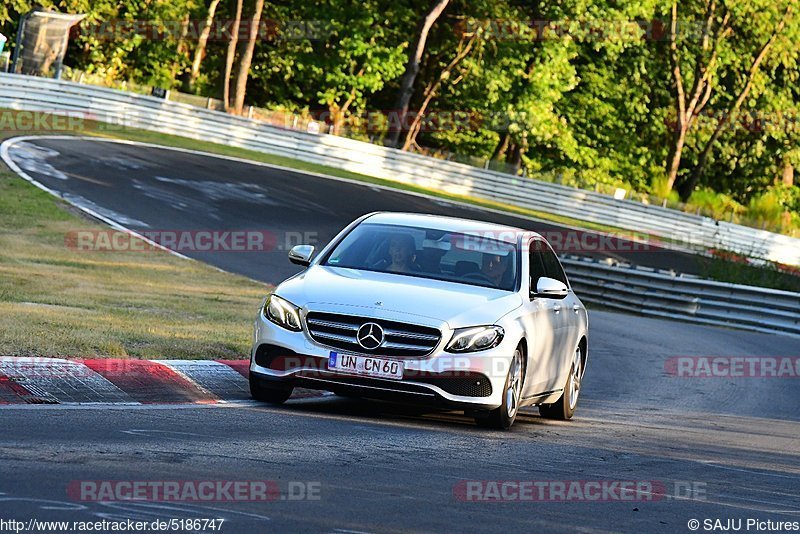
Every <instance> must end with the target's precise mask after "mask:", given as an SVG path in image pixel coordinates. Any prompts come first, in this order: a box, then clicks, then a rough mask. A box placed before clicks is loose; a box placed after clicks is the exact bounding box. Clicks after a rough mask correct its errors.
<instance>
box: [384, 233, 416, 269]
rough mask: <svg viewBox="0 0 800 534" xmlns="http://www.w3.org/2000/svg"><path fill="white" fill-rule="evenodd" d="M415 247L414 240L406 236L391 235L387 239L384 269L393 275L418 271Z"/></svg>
mask: <svg viewBox="0 0 800 534" xmlns="http://www.w3.org/2000/svg"><path fill="white" fill-rule="evenodd" d="M416 253H417V247H416V245H415V244H414V238H413V237H411V236H410V235H408V234H397V235H393V236H392V237H391V238H390V239H389V259H390V261H389V262H388V264H387V266H386V267H385V269H386V270H387V271H389V272H393V273H406V272H409V271H418V270H419V266H418V265H417V264H416V263H415V261H416V259H417V254H416Z"/></svg>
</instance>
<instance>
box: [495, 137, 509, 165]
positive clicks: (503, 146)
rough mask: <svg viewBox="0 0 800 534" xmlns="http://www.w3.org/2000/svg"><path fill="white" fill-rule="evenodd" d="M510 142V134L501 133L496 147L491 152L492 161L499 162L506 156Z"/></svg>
mask: <svg viewBox="0 0 800 534" xmlns="http://www.w3.org/2000/svg"><path fill="white" fill-rule="evenodd" d="M509 142H511V134H510V133H508V131H505V132H503V135H502V136H501V137H500V141H498V142H497V146H496V147H495V149H494V152H492V158H491V159H492V160H494V161H500V160H501V159H502V158H503V156H505V155H506V151H507V150H508V143H509Z"/></svg>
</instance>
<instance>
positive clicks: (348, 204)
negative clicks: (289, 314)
mask: <svg viewBox="0 0 800 534" xmlns="http://www.w3.org/2000/svg"><path fill="white" fill-rule="evenodd" d="M9 152H10V155H11V157H12V158H13V159H14V161H15V162H17V164H18V165H19V166H20V167H21V168H22V169H23V170H24V171H25V172H27V173H28V174H30V175H31V176H33V177H35V179H36V180H37V181H39V182H40V183H42V184H44V185H45V186H46V187H48V188H50V189H52V190H55V191H58V192H60V193H61V194H62V196H63V197H64V198H65V199H68V200H70V201H71V202H73V203H76V204H79V205H82V206H86V207H88V208H90V209H92V210H94V211H96V212H98V213H100V214H101V215H104V216H106V217H108V218H110V219H113V220H115V221H117V222H119V223H121V224H122V225H123V226H125V227H127V228H129V229H132V230H136V231H140V232H142V231H150V232H154V231H155V232H164V231H181V232H191V231H204V230H215V231H227V230H234V231H245V232H253V231H266V232H270V233H271V234H272V236H273V237H274V239H275V240H276V241H275V243H274V244H275V247H274V248H273V249H272V250H271V251H267V252H260V253H241V252H225V253H220V252H211V253H204V252H202V251H191V250H186V249H185V248H184V249H180V252H181V253H183V254H185V255H187V256H191V257H193V258H196V259H199V260H201V261H205V262H207V263H210V264H212V265H216V266H218V267H221V268H222V269H225V270H228V271H233V272H238V273H242V274H245V275H247V276H250V277H251V278H255V279H257V280H264V281H266V282H270V283H278V282H280V281H282V280H284V279H285V278H287V277H288V276H290V275H292V274H294V273H296V272H297V271H298V270H299V269H298V268H297V267H295V266H293V265H291V264H290V263H289V262H288V261H286V248H290V246H291V245H293V244H297V239H299V238H301V237H303V236H305V237H307V238H308V240H316V242H317V244H318V245H320V246H321V245H324V244H325V243H327V242H328V241H329V240H330V239H331V238H333V236H334V235H335V234H336V233H337V232H338V231H339V230H341V229H342V228H343V227H344V226H345V225H347V224H348V223H350V222H351V221H352V220H353V219H355V218H357V217H359V216H361V215H363V214H365V213H370V212H373V211H381V210H386V211H407V212H420V213H433V214H438V215H450V216H454V217H463V218H470V219H481V220H487V221H489V222H497V223H503V224H508V225H510V226H517V227H522V228H525V229H530V230H535V231H538V232H541V233H545V232H551V233H552V235H551V237H555V239H556V240H561V242H563V243H564V244H565V246H566V250H565V251H566V252H573V253H577V254H580V255H593V256H600V257H612V258H615V259H621V260H627V261H631V262H633V263H635V264H638V265H646V266H652V267H658V268H662V269H675V270H677V271H680V272H687V273H695V272H696V271H697V269H698V266H697V257H696V256H694V255H692V254H689V253H685V252H678V251H675V250H669V249H663V248H660V247H659V246H658V244H657V243H647V244H642V243H640V244H633V243H630V242H627V241H626V240H624V239H618V240H613V241H611V242H610V243H609V242H606V241H603V240H600V239H587V240H585V241H584V242H585V243H586V246H584V247H581V246H580V245H578V248H581V250H575V247H570V246H567V245H566V244H567V243H573V244H574V243H576V241H574V240H572V241H569V240H570V238H572V237H575V235H574V233H573V234H570V231H571V230H570V229H569V228H565V227H563V226H558V225H554V224H551V223H547V222H542V221H533V220H530V219H525V218H521V217H515V216H512V215H504V214H499V213H494V212H487V211H485V210H481V209H479V208H476V207H471V206H469V205H464V204H454V203H451V202H446V201H443V200H434V199H431V198H427V197H422V196H417V195H409V194H403V193H401V192H397V191H393V190H389V189H385V188H379V187H376V186H372V185H369V184H362V183H352V182H343V181H337V180H330V179H326V178H320V177H316V176H310V175H307V174H302V173H298V172H291V171H286V170H282V169H274V168H270V167H266V166H259V165H253V164H250V163H245V162H239V161H231V160H226V159H220V158H214V157H207V156H201V155H194V154H187V153H185V152H177V151H172V150H164V149H154V148H147V147H142V146H136V145H128V144H120V143H109V142H97V141H80V140H75V139H57V140H55V139H48V140H37V141H35V142H31V143H20V144H16V145H14V146H12V147H11V149H10V151H9ZM587 234H588V235H589V236H593V235H595V234H593V233H592V232H588V233H587ZM579 236H580V237H581V238H582V236H583V232H581V233H580V234H579ZM551 242H553V239H551ZM553 245H554V247H556V248H557V251H558V247H557V246H556V245H557V244H556V243H553ZM170 248H174V247H170ZM643 249H644V250H643ZM254 256H255V257H254Z"/></svg>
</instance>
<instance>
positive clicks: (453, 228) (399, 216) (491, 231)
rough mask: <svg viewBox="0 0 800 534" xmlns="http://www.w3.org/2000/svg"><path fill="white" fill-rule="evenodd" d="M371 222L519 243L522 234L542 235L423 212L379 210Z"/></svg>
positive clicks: (369, 220) (365, 221)
mask: <svg viewBox="0 0 800 534" xmlns="http://www.w3.org/2000/svg"><path fill="white" fill-rule="evenodd" d="M363 222H364V223H369V224H387V225H393V226H412V227H419V228H428V229H431V230H443V231H446V232H455V233H459V234H467V235H480V236H482V237H484V238H490V239H496V240H498V241H503V242H506V243H513V244H516V243H517V239H518V238H519V236H520V235H524V236H527V237H534V236H536V237H541V236H539V234H537V233H536V232H534V231H532V230H523V229H522V228H516V227H514V226H506V225H502V224H495V223H489V222H485V221H476V220H473V219H461V218H458V217H445V216H443V215H429V214H423V213H397V212H388V211H383V212H377V213H373V214H371V215H369V216H368V217H367V218H366V219H365V220H364V221H363Z"/></svg>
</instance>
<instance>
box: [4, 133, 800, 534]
mask: <svg viewBox="0 0 800 534" xmlns="http://www.w3.org/2000/svg"><path fill="white" fill-rule="evenodd" d="M7 157H8V158H9V159H10V161H11V163H12V167H16V170H18V171H20V173H22V174H24V175H25V177H26V178H28V179H30V180H33V181H35V182H36V183H37V184H38V185H39V186H40V187H43V188H46V189H47V190H49V191H51V192H54V193H57V194H58V195H59V196H61V197H62V198H64V199H66V200H68V201H69V202H71V203H73V204H74V205H76V206H78V207H80V208H82V209H84V210H85V211H87V212H89V213H91V214H93V215H94V216H95V217H96V218H99V219H101V220H104V221H105V222H107V223H109V224H112V225H114V226H116V227H117V228H126V229H129V230H132V231H134V232H137V233H141V234H144V235H145V236H147V235H148V232H149V233H150V234H151V235H153V234H159V235H164V234H165V233H170V232H173V233H177V234H181V235H183V234H188V235H191V236H195V238H196V236H197V235H198V234H199V233H200V232H211V233H212V234H213V233H225V232H228V233H229V234H228V236H227V237H225V239H226V240H227V241H223V242H221V243H222V244H221V245H220V246H218V247H212V248H215V249H214V250H199V248H202V247H196V246H194V247H193V246H186V247H182V248H181V247H180V246H176V248H178V252H179V253H180V254H183V255H185V256H188V257H190V258H193V259H196V260H200V261H203V262H206V263H209V264H211V265H213V266H216V267H218V268H220V269H223V270H226V271H230V272H235V273H239V274H243V275H246V276H248V277H250V278H253V279H256V280H260V281H264V282H267V283H271V284H275V283H278V282H280V281H281V280H283V279H284V278H286V277H288V276H290V275H292V274H294V273H295V272H297V270H296V267H294V266H292V265H291V264H290V263H289V262H288V260H287V259H286V249H287V248H288V247H289V246H291V245H293V244H296V243H298V242H299V241H303V240H305V241H313V242H315V243H316V244H317V245H319V246H321V245H323V244H324V243H326V242H327V241H328V240H330V239H331V238H332V237H333V236H334V235H335V234H336V233H337V232H338V231H339V230H340V229H341V228H342V227H344V226H345V225H346V224H347V223H349V222H350V221H352V220H353V219H355V218H356V217H358V216H360V215H362V214H364V213H368V212H372V211H380V210H390V211H409V212H428V213H434V214H443V215H451V216H455V217H464V218H470V219H479V220H486V221H490V222H500V223H505V224H509V225H513V226H519V227H522V228H526V229H531V230H537V231H540V232H543V233H546V232H568V231H571V229H568V228H564V227H561V226H557V225H554V224H552V223H546V222H542V221H536V220H532V219H526V218H522V217H517V216H514V215H509V214H501V213H498V212H495V211H485V210H482V209H480V208H478V207H474V206H469V205H466V204H459V203H453V202H449V201H446V200H443V199H436V198H432V197H426V196H423V195H417V194H408V193H404V192H401V191H395V190H391V189H387V188H384V187H379V186H376V185H372V184H366V183H359V182H354V181H347V180H340V179H332V178H326V177H323V176H319V175H310V174H306V173H302V172H298V171H292V170H287V169H283V168H277V167H272V166H268V165H262V164H254V163H250V162H246V161H242V160H233V159H229V158H221V157H215V156H211V155H207V154H200V153H192V152H187V151H179V150H172V149H166V148H157V147H152V146H145V145H137V144H132V143H121V142H120V143H118V142H108V141H97V140H87V139H65V138H41V139H28V140H25V141H20V142H17V143H16V144H11V145H10V146H7ZM75 231H76V234H75V235H74V236H70V237H69V238H65V246H74V247H76V248H78V249H80V247H81V246H83V245H82V243H84V242H82V241H80V240H81V239H84V238H85V236H83V235H82V234H80V231H81V229H80V228H76V229H75ZM238 234H242V235H244V236H246V237H245V238H243V239H244V241H242V242H241V243H239V248H238V249H237V247H236V246H234V247H233V249H234V250H224V247H225V246H227V245H229V244H230V243H231V241H230V239H231V238H230V235H238ZM258 235H261V236H262V237H263V240H262V241H258V240H256V241H253V239H254V238H253V236H258ZM248 238H249V239H251V241H250V242H249V244H248ZM87 239H88V238H87ZM93 239H94V240H92V239H90V243H89V244H90V245H92V246H97V245H98V243H99V241H97V239H96V238H93ZM197 242H198V241H197V240H196V239H195V241H193V242H192V243H190V245H191V244H195V245H196V244H197ZM212 242H213V237H212ZM263 242H266V243H268V244H269V246H266V247H263V246H262V247H260V248H259V247H258V246H256V245H258V244H259V243H262V244H263ZM242 247H243V249H242ZM618 248H619V250H613V251H609V250H606V251H595V252H593V254H595V255H607V256H611V257H614V258H617V259H625V260H627V261H630V262H632V263H636V264H640V265H649V266H654V267H661V268H673V269H676V270H683V271H692V269H693V268H694V260H693V258H692V256H691V255H689V254H686V253H684V252H680V251H675V250H668V249H652V250H622V249H625V247H618ZM579 296H580V295H579ZM589 322H590V348H589V361H588V366H587V372H586V378H585V381H584V383H583V388H582V393H581V400H580V403H579V406H578V411H577V414H576V418H575V419H574V420H572V421H570V422H555V421H550V420H545V419H542V418H540V417H539V416H538V413H537V411H536V410H535V409H532V410H526V411H525V412H523V413H522V414H521V416H520V417H519V418H518V420H517V423H516V425H515V426H514V427H513V429H512V430H511V431H510V432H505V433H503V432H495V431H487V430H482V429H479V428H477V427H476V426H475V425H474V424H473V422H472V419H471V418H468V417H465V416H464V415H462V414H460V413H455V412H452V413H451V412H444V413H443V412H425V411H421V410H418V409H415V408H409V407H401V406H394V405H390V404H384V403H378V402H372V401H363V400H356V399H349V398H341V397H336V396H331V395H325V396H320V397H304V398H295V399H292V400H290V401H289V402H287V403H286V404H285V405H283V406H280V407H273V406H267V405H260V404H257V403H254V402H252V401H248V400H245V398H243V397H244V396H238V397H236V398H233V399H231V400H229V401H228V402H215V403H212V404H208V403H203V404H197V403H195V404H188V403H172V404H144V403H127V404H124V403H120V404H70V403H66V404H53V405H32V404H13V405H12V404H9V405H5V406H2V407H0V428H2V429H3V430H4V432H3V433H2V435H0V474H2V477H0V517H3V518H4V519H5V518H14V519H19V520H28V519H30V518H34V517H35V518H37V519H39V520H60V521H94V520H103V519H105V520H120V521H121V520H128V519H132V520H140V521H154V520H157V519H159V518H162V519H166V518H184V519H212V518H217V519H224V520H225V521H224V524H223V527H222V530H221V531H223V532H246V531H256V532H260V531H273V530H277V531H286V530H290V531H308V532H334V531H336V532H373V531H401V530H404V531H406V530H411V531H424V532H430V531H444V532H465V531H487V532H488V531H497V530H500V529H503V530H511V529H517V530H524V531H538V530H545V531H565V532H566V531H569V532H575V531H578V532H595V531H617V532H691V531H693V530H692V529H691V527H693V526H694V525H695V524H694V523H692V520H697V521H699V530H700V531H703V530H704V527H705V526H706V525H712V526H713V525H714V524H715V523H713V521H716V520H721V521H722V525H726V524H728V521H729V520H739V519H741V520H742V530H746V529H747V525H748V523H747V521H748V520H751V521H755V523H752V525H753V526H752V527H751V528H750V530H749V531H751V532H755V531H757V528H756V527H758V526H764V527H766V526H768V523H767V522H771V523H769V524H777V523H780V522H790V523H791V522H798V521H800V490H799V489H798V488H800V439H798V436H800V414H799V413H798V406H800V387H798V385H800V378H798V372H797V371H798V370H797V369H796V366H795V364H797V362H798V359H797V356H798V355H800V354H798V342H797V339H796V338H791V337H784V336H779V335H768V334H759V333H751V332H744V331H739V330H734V329H725V328H714V327H704V326H698V325H691V324H686V323H681V322H672V321H665V320H658V319H648V318H641V317H637V316H633V315H626V314H619V313H612V312H609V311H605V310H596V309H595V310H591V311H590V315H589ZM720 359H721V360H720ZM720 361H723V362H727V364H728V366H729V367H728V368H729V369H730V370H733V369H739V370H741V372H731V373H728V375H724V374H723V373H721V372H719V365H720V363H719V362H720ZM754 362H755V363H754ZM787 362H788V363H787ZM93 365H95V364H93ZM787 365H788V366H789V367H787ZM715 366H716V367H715ZM707 369H708V371H707ZM226 372H227V371H226ZM229 374H230V377H235V379H236V380H241V381H244V377H243V376H241V373H237V372H235V371H231V372H230V373H229ZM731 375H736V376H731ZM231 380H234V378H231ZM237 384H238V385H237ZM242 384H243V382H242V383H238V382H236V383H234V382H231V383H230V387H231V388H238V387H240V386H242ZM242 387H243V386H242ZM301 397H302V396H301ZM103 481H106V482H108V483H109V484H111V487H112V488H117V489H118V488H119V486H118V483H119V481H129V482H130V481H140V482H149V483H153V482H159V481H160V482H161V483H166V482H175V481H183V482H186V481H195V482H199V481H250V482H255V481H260V482H264V484H266V485H265V486H259V487H258V488H257V489H258V490H259V491H261V490H263V489H264V488H266V489H267V492H266V495H268V497H269V498H266V499H264V498H255V497H258V496H262V495H264V493H263V492H260V493H259V492H255V493H253V491H251V493H249V494H247V496H248V497H253V498H241V499H229V500H228V499H216V500H213V502H211V501H203V500H201V499H192V498H191V496H189V497H186V495H182V497H183V498H176V499H167V500H163V499H162V500H153V499H150V500H148V499H143V500H125V499H101V498H98V493H97V489H98V487H99V486H98V484H101V483H102V482H103ZM81 482H92V483H93V484H95V485H94V486H91V485H89V486H83V487H82V486H81V485H80V483H81ZM114 484H117V485H116V486H115V485H114ZM162 485H163V484H162ZM153 487H154V486H153V485H151V486H150V488H151V490H149V491H154V490H153V489H152V488H153ZM248 487H249V488H250V490H253V486H252V485H251V486H248ZM76 488H77V489H76ZM181 488H182V489H185V488H184V487H183V486H181ZM597 488H600V489H597ZM620 488H622V489H620ZM162 489H163V488H162ZM173 489H174V488H173ZM497 501H500V502H497ZM707 520H708V521H712V523H705V521H707ZM734 526H735V522H734ZM253 529H258V530H253ZM760 531H762V532H764V531H766V530H765V529H761V530H760Z"/></svg>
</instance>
